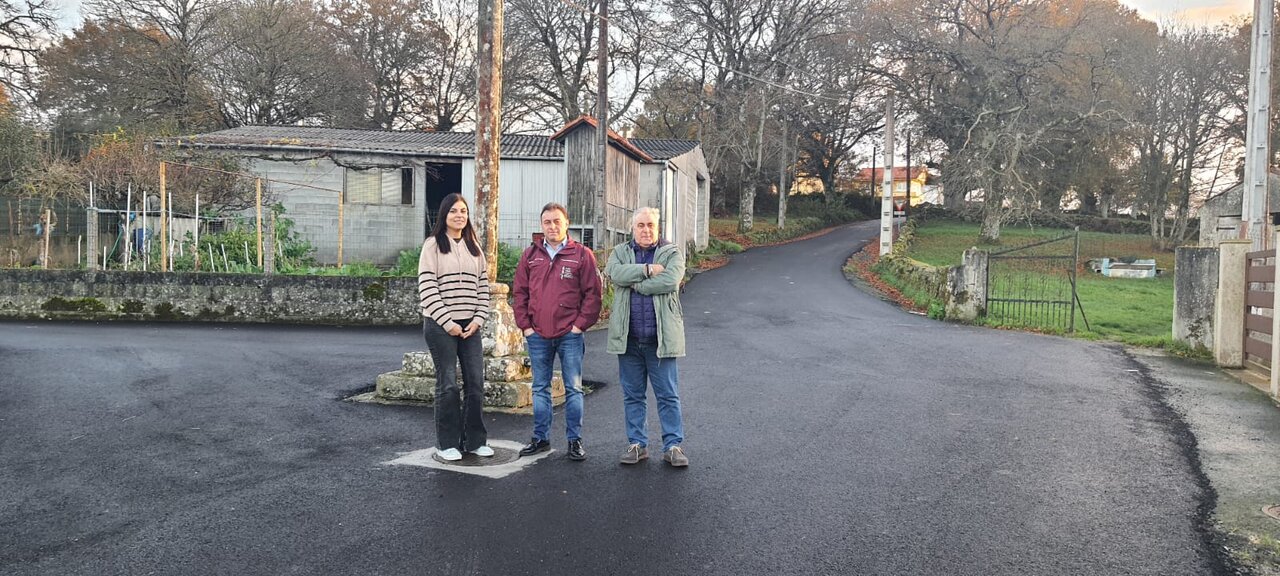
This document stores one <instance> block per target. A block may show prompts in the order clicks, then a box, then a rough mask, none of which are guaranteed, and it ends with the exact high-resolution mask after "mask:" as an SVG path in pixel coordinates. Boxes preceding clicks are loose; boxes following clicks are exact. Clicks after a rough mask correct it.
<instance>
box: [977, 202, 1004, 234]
mask: <svg viewBox="0 0 1280 576" xmlns="http://www.w3.org/2000/svg"><path fill="white" fill-rule="evenodd" d="M995 205H996V208H994V209H992V208H991V200H987V201H986V202H984V203H983V207H982V232H981V233H980V234H979V235H978V242H980V243H982V244H997V243H999V242H1000V208H999V202H998V201H997V202H996V203H995Z"/></svg>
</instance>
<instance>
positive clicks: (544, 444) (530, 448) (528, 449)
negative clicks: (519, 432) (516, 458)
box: [520, 438, 551, 456]
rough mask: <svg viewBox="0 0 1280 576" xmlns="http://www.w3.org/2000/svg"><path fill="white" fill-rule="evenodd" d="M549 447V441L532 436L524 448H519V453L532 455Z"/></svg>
mask: <svg viewBox="0 0 1280 576" xmlns="http://www.w3.org/2000/svg"><path fill="white" fill-rule="evenodd" d="M550 449H551V442H550V441H547V440H539V439H537V438H533V439H531V440H529V443H528V444H526V445H525V447H524V448H521V449H520V455H521V456H533V455H534V454H537V453H539V452H546V451H547V450H550Z"/></svg>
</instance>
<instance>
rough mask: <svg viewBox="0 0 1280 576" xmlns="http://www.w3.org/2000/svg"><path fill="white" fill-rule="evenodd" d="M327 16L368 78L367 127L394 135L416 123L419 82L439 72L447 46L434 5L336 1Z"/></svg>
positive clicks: (418, 0)
mask: <svg viewBox="0 0 1280 576" xmlns="http://www.w3.org/2000/svg"><path fill="white" fill-rule="evenodd" d="M329 16H330V18H331V19H332V21H333V24H334V28H335V30H336V31H337V36H338V38H339V40H340V41H341V43H342V45H343V47H344V48H345V49H346V51H347V52H348V53H349V54H350V55H351V56H352V57H354V58H355V59H356V60H357V61H358V62H359V63H360V70H361V71H363V73H364V74H363V76H364V80H365V82H366V83H367V86H368V88H367V90H368V96H367V99H368V101H369V105H368V111H367V113H366V120H365V124H366V125H368V126H370V127H374V128H383V129H393V128H404V127H407V126H410V125H412V124H415V123H417V122H415V120H417V114H416V112H417V111H415V110H413V108H414V102H415V100H417V99H418V98H419V94H418V93H417V91H418V90H420V89H423V88H428V86H426V85H425V84H424V82H423V81H422V80H421V79H422V78H423V77H424V76H425V75H428V74H431V72H430V71H431V70H432V69H434V68H437V67H440V64H441V61H442V60H443V56H444V54H443V53H442V49H443V48H444V47H445V44H446V42H447V41H448V35H447V33H446V31H445V29H444V28H442V27H441V25H440V23H439V22H438V21H437V16H436V10H435V6H434V5H433V3H432V2H431V0H336V1H335V2H333V4H332V6H331V7H330V8H329ZM471 18H472V20H474V16H472V17H471Z"/></svg>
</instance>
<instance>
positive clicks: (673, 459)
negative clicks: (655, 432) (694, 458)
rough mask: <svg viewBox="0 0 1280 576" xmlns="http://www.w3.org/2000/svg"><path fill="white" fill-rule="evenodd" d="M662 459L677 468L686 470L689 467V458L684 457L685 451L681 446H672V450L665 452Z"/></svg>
mask: <svg viewBox="0 0 1280 576" xmlns="http://www.w3.org/2000/svg"><path fill="white" fill-rule="evenodd" d="M662 459H663V460H666V461H667V464H670V465H672V466H675V467H676V468H684V467H685V466H688V465H689V457H688V456H685V455H684V450H683V449H682V448H680V447H679V446H672V447H671V449H670V450H667V451H666V452H663V453H662Z"/></svg>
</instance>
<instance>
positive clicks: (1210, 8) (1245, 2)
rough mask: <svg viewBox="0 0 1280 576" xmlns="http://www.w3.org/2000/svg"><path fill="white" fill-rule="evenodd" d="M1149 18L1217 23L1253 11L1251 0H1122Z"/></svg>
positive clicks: (1122, 2)
mask: <svg viewBox="0 0 1280 576" xmlns="http://www.w3.org/2000/svg"><path fill="white" fill-rule="evenodd" d="M1120 3H1121V4H1125V5H1128V6H1130V7H1132V8H1134V9H1135V10H1137V11H1138V12H1139V13H1140V14H1142V15H1143V16H1144V17H1146V18H1147V19H1148V20H1154V21H1156V22H1159V21H1161V20H1164V19H1167V18H1174V19H1177V20H1181V21H1183V22H1186V23H1188V24H1206V23H1207V24H1217V23H1219V22H1222V21H1223V20H1226V19H1228V18H1231V17H1232V16H1238V15H1241V14H1249V13H1252V12H1253V2H1251V1H1250V0H1120Z"/></svg>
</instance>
